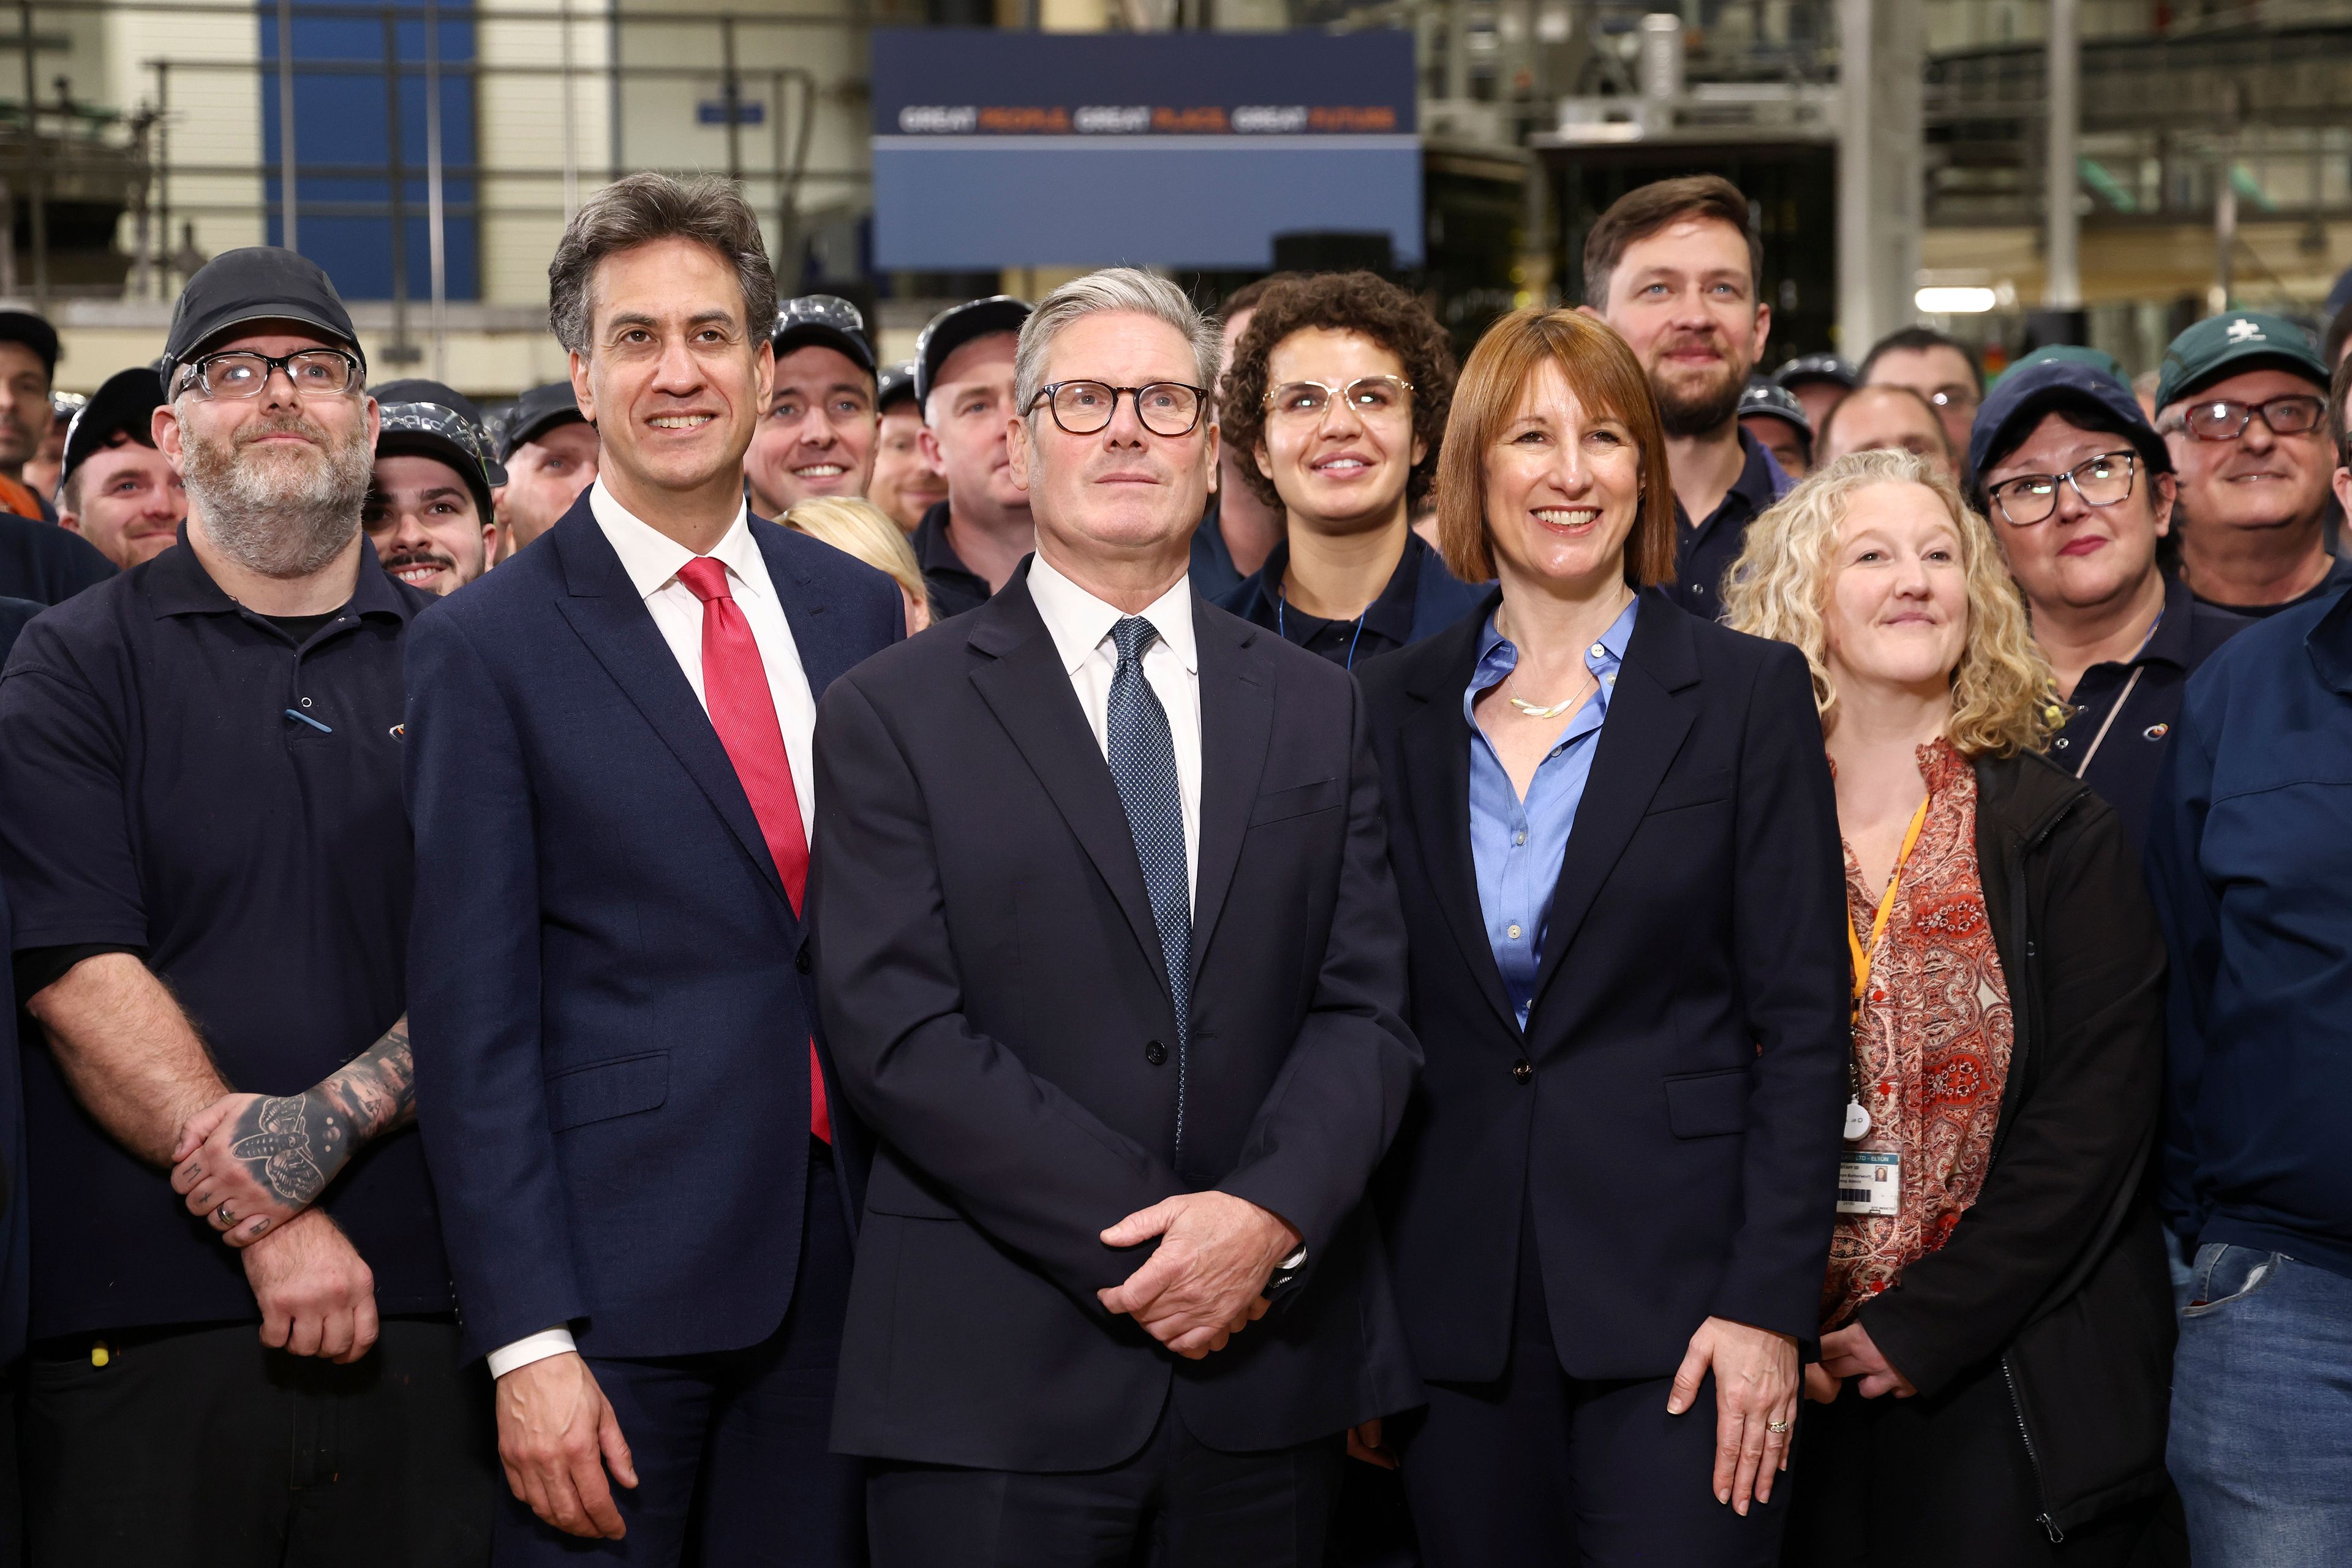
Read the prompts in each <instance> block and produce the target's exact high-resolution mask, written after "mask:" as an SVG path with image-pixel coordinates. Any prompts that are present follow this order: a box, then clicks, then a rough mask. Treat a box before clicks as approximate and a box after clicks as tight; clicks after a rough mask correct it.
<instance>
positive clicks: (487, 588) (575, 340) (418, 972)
mask: <svg viewBox="0 0 2352 1568" xmlns="http://www.w3.org/2000/svg"><path fill="white" fill-rule="evenodd" d="M548 275H549V281H550V297H551V304H550V315H551V320H552V322H553V325H554V328H555V331H556V335H557V336H558V337H559V338H560V339H561V340H562V342H563V343H564V345H565V346H566V347H567V348H569V349H570V350H571V353H572V385H573V388H574V390H575V392H576V393H577V395H578V397H579V403H580V409H581V412H582V413H583V415H584V416H587V417H588V418H589V419H590V420H591V421H592V422H593V423H594V424H595V426H596V427H597V430H598V434H599V437H600V441H601V445H602V453H601V457H600V478H599V479H598V481H597V483H596V484H595V485H594V486H593V488H591V489H589V490H588V491H587V492H586V493H585V494H583V496H582V497H581V498H580V500H579V501H578V502H577V503H576V504H575V505H574V506H573V507H572V510H571V511H570V512H569V513H568V514H567V515H566V516H565V517H564V518H563V520H562V521H561V522H559V523H557V524H556V525H555V527H554V528H553V529H552V530H551V531H549V533H548V535H547V542H546V543H545V544H543V545H541V547H540V548H539V549H536V550H533V551H530V552H526V553H524V554H522V555H520V556H518V557H516V558H515V559H514V560H513V561H512V562H509V563H507V564H505V565H503V566H501V567H500V568H499V570H498V571H497V572H495V573H493V574H489V575H488V576H487V577H485V578H483V579H482V580H481V581H480V582H478V583H476V584H472V585H470V586H469V587H468V588H467V591H466V592H465V593H464V594H461V595H453V596H452V597H450V598H448V599H446V600H445V601H443V602H442V603H441V604H440V605H436V607H435V609H434V611H433V613H432V614H431V615H430V616H425V617H422V618H420V620H419V621H418V623H417V625H416V626H415V629H414V630H413V631H412V632H411V634H410V642H409V646H408V657H407V680H408V717H407V722H406V724H405V727H404V728H405V731H406V734H405V737H404V742H403V744H404V747H405V748H406V760H407V764H408V765H407V784H408V802H409V812H410V816H411V818H412V820H413V822H414V825H415V833H416V841H417V851H416V855H417V901H416V914H415V924H414V928H413V930H414V934H413V938H412V943H411V960H410V961H411V964H412V973H414V975H415V983H414V985H413V987H412V1000H411V1005H410V1009H409V1018H410V1026H411V1033H412V1037H413V1039H414V1041H415V1055H416V1058H417V1105H418V1120H419V1121H420V1122H421V1123H422V1125H423V1129H424V1134H425V1148H426V1153H427V1157H428V1160H429V1162H430V1163H431V1166H432V1171H433V1177H434V1183H435V1186H436V1191H437V1194H438V1195H439V1198H440V1204H441V1218H442V1225H443V1227H444V1230H445V1232H446V1238H447V1244H448V1251H449V1259H450V1268H451V1271H452V1272H453V1274H454V1275H455V1278H456V1284H457V1298H458V1301H459V1304H460V1310H461V1314H462V1321H463V1327H464V1334H465V1344H466V1347H467V1352H468V1353H470V1354H476V1355H482V1356H485V1357H487V1358H488V1363H489V1370H490V1373H491V1375H492V1376H493V1377H495V1378H496V1379H497V1395H496V1398H497V1409H498V1426H499V1458H500V1460H501V1461H502V1462H503V1464H504V1466H505V1468H506V1475H507V1480H508V1484H509V1487H510V1488H511V1489H513V1492H514V1495H515V1498H516V1499H517V1504H516V1506H514V1507H512V1508H511V1509H509V1510H507V1511H506V1512H505V1513H504V1514H503V1515H502V1517H501V1520H500V1523H499V1533H498V1536H497V1541H496V1549H495V1557H496V1560H497V1561H498V1562H499V1563H558V1562H562V1563H571V1562H574V1561H576V1560H578V1558H579V1557H580V1556H581V1555H582V1554H583V1548H584V1549H586V1554H587V1555H590V1556H593V1557H596V1558H599V1559H600V1560H604V1561H611V1562H617V1563H665V1564H667V1563H676V1562H677V1561H678V1560H679V1557H680V1554H681V1552H683V1551H684V1550H686V1549H687V1548H688V1543H690V1542H691V1543H698V1551H699V1553H700V1556H701V1558H702V1560H703V1561H706V1562H709V1563H728V1564H730V1565H732V1564H751V1563H762V1564H764V1563H778V1564H786V1563H789V1564H794V1565H800V1564H808V1565H811V1568H816V1565H824V1568H832V1565H835V1564H839V1565H847V1564H850V1563H860V1562H863V1560H864V1550H865V1548H864V1538H863V1523H862V1517H861V1510H862V1508H863V1502H864V1489H863V1483H862V1475H861V1471H860V1469H859V1467H858V1464H857V1462H856V1460H853V1459H847V1458H837V1457H835V1456H833V1455H831V1454H829V1453H828V1452H827V1451H826V1432H827V1427H828V1424H829V1421H830V1418H831V1411H832V1402H833V1401H832V1395H833V1381H834V1368H835V1362H836V1360H837V1350H838V1345H839V1342H840V1335H841V1324H842V1318H843V1312H844V1308H845V1300H846V1291H847V1287H848V1277H849V1243H850V1235H851V1230H852V1226H853V1225H854V1221H855V1215H856V1205H857V1199H858V1196H859V1194H858V1192H857V1188H858V1187H859V1185H860V1184H861V1182H862V1171H861V1165H860V1160H859V1157H858V1152H857V1150H856V1148H854V1147H853V1145H854V1143H855V1142H856V1136H857V1134H856V1128H855V1127H854V1126H851V1125H849V1124H848V1120H847V1118H846V1117H843V1118H841V1119H839V1120H838V1121H837V1120H836V1119H835V1117H834V1116H833V1115H832V1114H831V1113H830V1110H829V1107H830V1105H832V1104H833V1103H835V1095H834V1094H833V1093H832V1092H831V1091H830V1090H829V1089H828V1087H827V1081H826V1074H827V1068H826V1064H825V1060H824V1054H823V1050H822V1047H821V1044H820V1042H819V1041H818V1040H817V1039H816V1037H815V1031H816V1007H815V995H814V981H813V980H812V979H811V978H810V974H809V969H810V966H809V963H808V962H807V959H806V957H805V956H804V952H803V933H802V925H801V909H802V899H803V889H804V887H805V883H806V879H807V872H808V861H809V841H808V825H809V823H810V822H811V820H813V817H812V807H813V801H812V797H811V785H812V784H813V783H814V775H813V771H812V763H811V757H810V742H811V735H812V731H813V728H814V722H815V713H816V699H817V697H818V696H819V695H821V694H822V693H823V692H824V689H825V687H826V686H827V685H829V684H830V683H831V682H832V681H833V679H835V677H837V676H839V675H840V674H842V673H843V672H844V671H845V670H846V669H848V668H849V667H850V666H851V665H853V664H856V662H857V661H858V660H860V659H862V658H865V657H866V655H868V654H870V653H872V652H874V651H876V650H877V648H879V647H882V646H884V645H885V644H887V643H888V642H891V641H893V640H895V639H896V638H897V637H898V636H899V635H900V633H901V629H902V628H901V612H900V609H899V600H898V591H897V589H896V588H895V587H894V586H893V585H892V584H890V583H889V581H888V580H887V578H885V577H883V576H882V575H881V574H878V573H876V572H873V571H870V570H869V569H867V568H866V567H864V566H862V565H860V564H858V563H856V562H854V561H852V560H851V559H850V558H849V557H847V556H845V555H843V554H841V553H839V552H835V551H834V550H832V549H830V548H828V547H826V546H824V545H822V544H819V543H817V542H814V541H813V540H810V539H808V538H806V537H805V536H803V535H801V534H797V533H791V532H788V531H785V530H784V529H782V528H780V527H778V526H776V525H775V524H773V523H771V522H767V521H762V520H760V519H757V518H753V517H751V516H750V515H748V513H747V511H746V509H745V507H744V504H743V490H742V485H743V454H744V450H745V448H746V447H748V446H749V445H750V443H751V432H752V427H753V425H754V423H755V422H756V420H757V418H758V416H759V413H760V411H761V409H763V408H765V407H766V406H767V404H768V397H769V392H770V383H771V380H772V375H773V374H774V368H775V363H774V358H773V354H772V351H771V350H770V348H769V346H768V332H767V328H768V324H769V322H771V321H772V320H773V319H774V316H775V309H776V304H775V284H774V280H773V279H772V275H771V273H770V271H769V267H768V260H767V256H766V253H765V251H764V250H763V248H762V247H761V240H760V230H759V225H758V223H757V221H756V220H755V219H754V218H753V216H752V215H751V210H750V208H749V207H747V206H746V205H744V204H743V202H742V200H741V198H740V196H739V195H737V194H736V193H735V192H734V190H733V188H732V187H731V186H729V185H726V184H723V183H720V182H716V181H701V182H695V183H691V184H679V183H678V182H676V181H673V180H670V179H668V178H666V177H664V176H661V175H657V174H640V175H635V176H632V177H630V178H628V179H625V180H622V181H619V182H617V183H616V184H613V185H610V186H608V187H606V188H605V189H604V191H603V192H601V193H599V194H598V195H596V196H594V197H593V198H592V199H591V200H590V201H589V202H588V203H587V204H586V205H584V206H583V207H582V209H581V210H580V213H579V215H578V216H576V217H575V218H573V220H572V224H571V226H569V228H568V229H567V230H566V232H565V234H564V237H563V240H562V244H561V246H560V247H558V248H557V251H556V255H555V259H554V262H553V263H552V264H551V266H550V268H548ZM583 1537H584V1538H587V1539H586V1540H583V1539H580V1538H583ZM591 1542H593V1543H594V1544H593V1546H592V1545H591V1544H590V1543H591Z"/></svg>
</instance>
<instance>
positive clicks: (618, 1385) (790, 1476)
mask: <svg viewBox="0 0 2352 1568" xmlns="http://www.w3.org/2000/svg"><path fill="white" fill-rule="evenodd" d="M809 1148H810V1154H809V1182H808V1199H807V1203H808V1209H807V1213H806V1214H805V1215H803V1220H802V1226H801V1258H800V1268H799V1273H798V1274H797V1276H796V1277H795V1280H794V1283H793V1304H792V1308H791V1310H788V1311H787V1312H786V1313H785V1314H784V1321H783V1324H782V1327H780V1328H778V1329H777V1330H776V1331H775V1332H774V1333H772V1334H771V1335H769V1336H768V1337H767V1338H766V1339H765V1340H763V1341H761V1342H760V1343H758V1344H756V1345H753V1346H751V1347H750V1348H749V1349H747V1350H740V1351H719V1352H709V1353H707V1354H702V1355H687V1356H667V1357H663V1358H661V1359H658V1360H652V1361H622V1360H616V1359H614V1358H612V1357H606V1356H595V1355H591V1356H589V1357H588V1365H589V1368H590V1370H591V1371H593V1372H594V1373H595V1374H596V1382H597V1384H598V1385H599V1386H600V1387H602V1388H603V1389H604V1397H605V1398H607V1399H609V1400H611V1401H612V1404H613V1413H614V1415H615V1416H616V1417H618V1419H619V1421H620V1424H621V1435H622V1436H624V1437H625V1438H627V1439H628V1444H629V1457H630V1458H631V1459H632V1460H633V1461H634V1462H635V1466H636V1471H637V1486H636V1489H635V1491H625V1490H623V1489H621V1488H619V1487H617V1486H616V1487H614V1489H613V1495H614V1500H615V1501H616V1502H618V1504H619V1505H620V1510H621V1518H622V1520H623V1521H624V1522H625V1523H626V1524H627V1526H628V1533H627V1534H626V1535H625V1536H624V1537H623V1538H622V1539H621V1540H619V1541H590V1540H583V1539H582V1538H580V1537H578V1536H572V1535H566V1534H564V1533H563V1532H562V1531H559V1530H555V1529H553V1528H551V1526H548V1525H545V1524H542V1523H541V1522H540V1521H539V1520H538V1518H537V1517H535V1516H534V1515H533V1514H532V1513H531V1511H530V1508H529V1507H527V1506H526V1505H525V1504H523V1503H521V1502H520V1501H518V1500H516V1499H515V1498H514V1497H513V1496H512V1494H511V1493H509V1495H508V1497H507V1499H506V1500H505V1503H504V1504H503V1506H502V1507H501V1508H500V1510H499V1525H498V1551H497V1553H496V1557H495V1561H496V1562H497V1563H499V1568H509V1565H515V1564H529V1565H531V1568H539V1565H541V1564H546V1565H552V1564H557V1563H587V1562H594V1563H632V1564H636V1563H651V1564H657V1565H659V1568H671V1565H673V1564H676V1563H703V1564H708V1565H709V1568H856V1565H859V1564H862V1563H864V1562H865V1547H866V1542H865V1519H864V1508H865V1493H866V1472H865V1463H864V1461H863V1460H859V1459H852V1458H843V1457H841V1456H839V1455H837V1454H834V1453H832V1452H830V1451H828V1448H827V1440H828V1436H829V1434H830V1433H831V1430H832V1427H833V1384H834V1373H835V1368H836V1366H837V1365H838V1364H839V1363H840V1360H841V1323H842V1319H843V1317H844V1315H845V1312H846V1310H847V1308H848V1301H849V1227H848V1226H847V1224H846V1223H845V1221H844V1220H843V1218H842V1201H841V1189H840V1187H839V1185H838V1181H837V1178H836V1176H835V1172H834V1164H833V1155H832V1152H831V1151H830V1150H829V1149H827V1148H826V1147H825V1146H824V1144H822V1143H818V1142H814V1141H811V1142H810V1145H809ZM502 1489H503V1488H502Z"/></svg>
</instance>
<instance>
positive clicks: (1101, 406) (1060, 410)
mask: <svg viewBox="0 0 2352 1568" xmlns="http://www.w3.org/2000/svg"><path fill="white" fill-rule="evenodd" d="M1121 393H1125V394H1126V395H1128V396H1129V397H1132V398H1133V399H1135V416H1136V417H1137V418H1138V419H1140V420H1141V421H1143V427H1144V428H1145V429H1146V430H1149V431H1150V432H1151V433H1152V434H1153V435H1154V436H1190V435H1191V434H1192V432H1193V430H1194V429H1195V428H1196V427H1197V426H1199V425H1200V423H1201V411H1202V409H1203V408H1206V407H1207V406H1208V405H1209V389H1208V388H1207V387H1205V386H1190V385H1187V384H1185V383H1183V382H1181V381H1155V382H1153V383H1152V384H1150V385H1149V386H1113V385H1111V384H1109V383H1108V382H1105V381H1056V382H1053V383H1050V384H1047V385H1045V386H1043V387H1040V388H1039V389H1038V392H1037V395H1036V396H1035V397H1034V398H1031V399H1030V400H1029V406H1030V408H1031V409H1032V410H1034V409H1035V408H1036V406H1037V405H1038V404H1040V403H1043V404H1045V405H1046V406H1047V407H1048V408H1051V409H1052V410H1053V411H1054V423H1055V424H1056V425H1059V426H1061V427H1062V428H1063V429H1064V430H1066V431H1067V432H1068V433H1069V434H1071V435H1073V436H1091V435H1093V434H1095V433H1096V432H1097V431H1098V430H1104V429H1108V427H1109V426H1110V422H1111V416H1113V415H1115V414H1117V413H1118V397H1119V394H1121Z"/></svg>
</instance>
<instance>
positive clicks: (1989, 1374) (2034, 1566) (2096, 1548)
mask: <svg viewBox="0 0 2352 1568" xmlns="http://www.w3.org/2000/svg"><path fill="white" fill-rule="evenodd" d="M1789 1473H1790V1478H1791V1479H1794V1480H1795V1482H1796V1487H1795V1494H1796V1495H1795V1499H1794V1506H1793V1509H1792V1510H1791V1513H1790V1521H1789V1540H1788V1547H1787V1551H1786V1553H1785V1554H1784V1555H1783V1557H1782V1558H1781V1562H1782V1563H1784V1564H1785V1565H1786V1568H1877V1565H1878V1564H1881V1563H1902V1564H1904V1565H1905V1568H2124V1565H2125V1564H2142V1563H2159V1562H2163V1561H2166V1557H2165V1555H2164V1552H2163V1550H2162V1547H2161V1539H2162V1531H2161V1530H2160V1528H2159V1527H2158V1524H2157V1516H2158V1510H2159V1504H2160V1501H2161V1500H2150V1501H2148V1502H2146V1503H2137V1504H2133V1505H2130V1506H2127V1507H2125V1508H2121V1509H2118V1510H2115V1511H2114V1512H2113V1513H2110V1514H2107V1515H2105V1517H2103V1518H2101V1519H2098V1520H2096V1521H2093V1522H2092V1523H2091V1524H2089V1525H2087V1526H2083V1527H2081V1528H2078V1529H2075V1530H2071V1531H2067V1532H2066V1539H2065V1542H2064V1543H2063V1544H2059V1543H2056V1542H2052V1541H2051V1539H2050V1537H2049V1535H2048V1534H2047V1533H2046V1532H2045V1531H2043V1530H2042V1527H2041V1526H2040V1525H2038V1524H2036V1523H2034V1522H2033V1521H2034V1517H2035V1515H2037V1514H2039V1513H2040V1512H2041V1511H2042V1508H2041V1504H2040V1503H2039V1502H2038V1501H2037V1500H2036V1498H2037V1496H2038V1489H2037V1488H2036V1486H2035V1484H2034V1479H2033V1473H2032V1468H2030V1467H2029V1465H2028V1463H2027V1460H2026V1457H2025V1446H2024V1444H2023V1443H2022V1442H2021V1441H2020V1440H2019V1438H2018V1435H2017V1416H2016V1413H2015V1412H2014V1411H2013V1410H2012V1409H2011V1405H2010V1402H2009V1391H2008V1389H2007V1388H2006V1387H2005V1386H2004V1385H2003V1384H2002V1382H2001V1376H2000V1367H1999V1366H1998V1365H1995V1366H1993V1367H1990V1368H1988V1369H1987V1370H1986V1371H1984V1372H1982V1373H1977V1374H1976V1375H1974V1376H1972V1377H1969V1378H1967V1379H1964V1380H1963V1381H1962V1382H1960V1383H1959V1384H1957V1385H1956V1386H1954V1387H1952V1388H1949V1389H1947V1390H1945V1391H1944V1392H1942V1393H1940V1394H1937V1395H1936V1396H1935V1397H1934V1398H1933V1399H1895V1398H1891V1397H1889V1398H1883V1399H1864V1398H1863V1397H1862V1395H1861V1394H1857V1393H1856V1392H1854V1389H1853V1385H1852V1384H1848V1385H1847V1386H1846V1387H1845V1388H1844V1389H1843V1390H1842V1391H1841V1392H1840V1394H1839V1395H1838V1400H1837V1403H1836V1404H1834V1405H1812V1404H1808V1405H1805V1407H1804V1410H1803V1413H1802V1414H1801V1415H1800V1416H1799V1418H1798V1423H1797V1447H1796V1453H1795V1456H1794V1458H1792V1459H1791V1460H1790V1467H1789Z"/></svg>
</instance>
